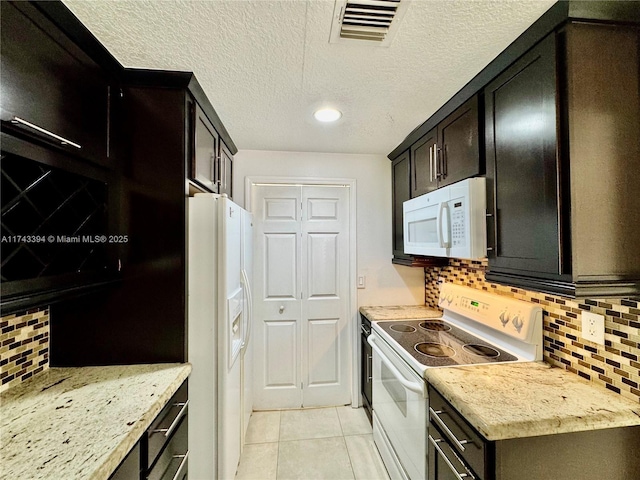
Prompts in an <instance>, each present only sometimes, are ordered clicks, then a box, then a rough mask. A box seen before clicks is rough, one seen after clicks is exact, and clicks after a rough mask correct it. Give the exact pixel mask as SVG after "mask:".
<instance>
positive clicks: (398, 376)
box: [368, 333, 427, 480]
mask: <svg viewBox="0 0 640 480" xmlns="http://www.w3.org/2000/svg"><path fill="white" fill-rule="evenodd" d="M368 342H369V344H370V345H371V347H372V349H373V411H374V414H375V416H376V418H377V420H378V422H379V424H380V426H381V427H382V430H383V432H382V433H383V434H384V435H385V436H386V439H388V442H389V443H390V445H391V447H392V449H393V452H394V453H395V455H391V457H395V458H397V459H398V461H399V462H400V466H401V471H403V472H404V474H406V477H407V478H410V479H413V480H417V479H424V478H425V477H426V472H427V470H426V468H427V449H426V437H427V417H426V410H427V398H426V396H427V393H426V385H425V381H424V380H423V379H422V377H420V376H419V375H418V374H417V373H415V372H414V371H413V370H412V369H411V368H410V367H409V366H408V365H407V364H406V363H405V362H404V360H402V359H401V358H400V357H399V356H398V355H397V354H396V353H395V352H394V351H393V349H392V348H391V347H390V346H389V345H388V344H387V343H386V342H385V341H384V340H382V339H381V338H380V337H379V336H377V335H376V333H373V334H372V335H371V336H369V339H368ZM398 348H401V347H398ZM379 448H384V447H381V446H379ZM394 467H397V466H387V470H389V472H391V471H393V470H395V471H397V468H394Z"/></svg>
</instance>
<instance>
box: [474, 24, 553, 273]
mask: <svg viewBox="0 0 640 480" xmlns="http://www.w3.org/2000/svg"><path fill="white" fill-rule="evenodd" d="M485 102H486V113H485V114H486V122H485V128H486V159H487V207H488V209H489V210H490V211H489V213H490V214H492V215H493V217H491V218H493V220H494V221H493V222H490V223H489V225H488V228H487V234H488V239H487V243H488V247H489V248H491V247H493V250H491V251H490V252H489V270H502V271H507V272H509V271H514V272H516V273H517V271H520V272H522V271H526V272H539V273H547V274H559V273H560V265H561V258H560V233H561V231H560V211H559V209H560V201H559V198H560V182H559V181H558V176H559V165H558V158H557V148H556V147H557V140H556V126H557V122H556V119H557V117H556V72H555V37H554V36H553V35H549V36H548V37H547V38H546V39H545V40H543V41H542V42H541V43H540V44H539V45H537V46H536V47H535V48H534V49H533V50H531V51H530V52H529V53H527V54H526V55H524V56H523V57H522V58H521V59H520V60H519V61H518V62H516V63H515V64H514V65H513V66H511V67H510V68H508V69H507V70H506V71H505V72H503V73H502V74H501V75H500V76H499V77H497V78H496V79H495V80H494V81H493V82H492V83H490V84H489V85H488V86H487V87H486V89H485ZM492 223H493V224H492Z"/></svg>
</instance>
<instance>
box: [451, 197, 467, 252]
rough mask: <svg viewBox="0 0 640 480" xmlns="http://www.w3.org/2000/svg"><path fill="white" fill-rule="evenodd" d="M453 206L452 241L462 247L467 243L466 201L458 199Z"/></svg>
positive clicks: (455, 245)
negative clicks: (465, 239)
mask: <svg viewBox="0 0 640 480" xmlns="http://www.w3.org/2000/svg"><path fill="white" fill-rule="evenodd" d="M452 207H453V210H452V213H451V242H452V244H453V246H454V247H461V246H464V244H465V241H464V238H465V221H464V201H462V200H456V201H454V202H453V205H452Z"/></svg>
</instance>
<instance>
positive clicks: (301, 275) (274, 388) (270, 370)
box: [252, 185, 351, 410]
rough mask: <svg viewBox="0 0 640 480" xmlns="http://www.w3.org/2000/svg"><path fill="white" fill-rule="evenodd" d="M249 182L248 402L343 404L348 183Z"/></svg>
mask: <svg viewBox="0 0 640 480" xmlns="http://www.w3.org/2000/svg"><path fill="white" fill-rule="evenodd" d="M252 188H253V190H252V211H253V213H254V227H255V232H256V236H255V240H256V242H255V245H256V250H255V255H256V258H255V264H254V265H255V272H254V279H255V294H254V297H255V300H254V307H255V312H256V314H255V315H254V331H255V337H254V341H255V350H254V353H255V368H254V378H255V383H254V386H255V391H254V408H255V409H258V410H259V409H269V408H296V407H300V406H305V407H307V406H319V405H344V404H347V403H349V402H350V401H351V390H350V359H351V346H350V343H349V338H350V335H349V329H348V324H349V281H350V280H349V234H350V233H349V232H350V230H349V189H348V188H346V187H342V186H340V187H331V186H287V185H283V186H274V185H254V186H253V187H252Z"/></svg>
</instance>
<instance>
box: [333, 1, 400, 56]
mask: <svg viewBox="0 0 640 480" xmlns="http://www.w3.org/2000/svg"><path fill="white" fill-rule="evenodd" d="M408 4H409V0H336V4H335V7H334V10H333V23H332V24H331V37H330V39H329V42H330V43H342V42H351V41H357V42H361V43H363V44H369V45H377V46H389V44H390V43H391V41H392V40H393V37H394V36H395V33H396V31H397V30H398V25H399V24H400V20H402V17H403V16H404V13H405V12H406V10H407V6H408Z"/></svg>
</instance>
